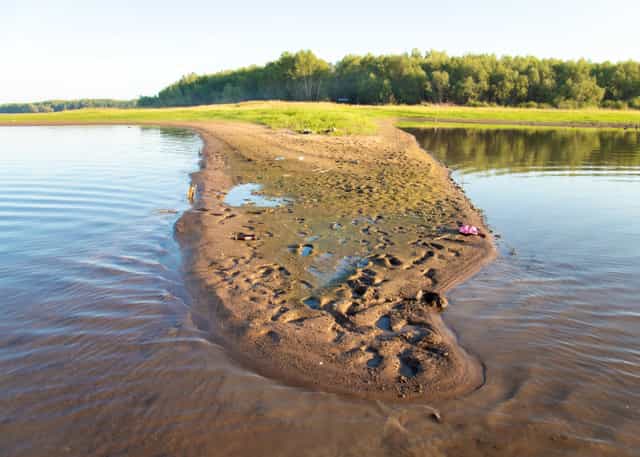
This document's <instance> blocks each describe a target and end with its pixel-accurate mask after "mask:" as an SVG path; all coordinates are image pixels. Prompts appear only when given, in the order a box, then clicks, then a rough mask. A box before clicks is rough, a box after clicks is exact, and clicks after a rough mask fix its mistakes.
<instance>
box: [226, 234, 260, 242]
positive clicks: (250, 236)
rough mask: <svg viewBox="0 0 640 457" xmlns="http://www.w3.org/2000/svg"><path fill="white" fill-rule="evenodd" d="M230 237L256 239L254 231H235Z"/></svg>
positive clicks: (238, 239) (240, 239) (237, 239)
mask: <svg viewBox="0 0 640 457" xmlns="http://www.w3.org/2000/svg"><path fill="white" fill-rule="evenodd" d="M231 238H232V239H234V240H236V241H255V240H257V239H258V235H256V234H255V233H243V232H235V233H233V235H232V237H231Z"/></svg>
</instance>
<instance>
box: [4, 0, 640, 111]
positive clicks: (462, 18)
mask: <svg viewBox="0 0 640 457" xmlns="http://www.w3.org/2000/svg"><path fill="white" fill-rule="evenodd" d="M298 5H299V4H298V3H295V2H293V1H279V2H274V3H273V4H269V5H266V4H263V3H257V2H252V1H241V2H235V3H234V4H233V5H231V6H230V5H222V6H220V5H216V4H214V3H210V2H208V3H205V2H203V1H200V0H185V1H183V2H181V3H180V4H176V3H175V2H163V1H156V2H151V1H149V0H142V1H138V2H135V4H133V2H125V1H123V0H114V1H112V2H110V3H109V6H108V7H107V6H103V5H101V4H100V3H99V2H92V1H86V2H82V3H80V2H74V1H72V0H61V1H59V2H56V4H55V5H51V4H49V3H47V2H44V1H40V0H22V1H17V0H8V3H6V4H4V5H3V6H2V7H0V8H1V9H0V11H2V15H3V17H4V18H5V21H3V22H4V24H3V27H2V29H1V30H0V39H2V41H3V42H4V43H10V46H5V47H3V49H2V51H0V57H1V60H2V62H3V71H2V72H0V103H11V102H17V103H20V102H31V101H40V100H47V99H76V98H115V99H132V98H137V97H138V96H140V95H153V94H155V93H157V92H158V91H159V90H160V89H162V88H163V87H165V86H166V85H168V84H170V83H172V82H174V81H176V80H177V79H179V78H180V77H181V76H182V75H184V74H187V73H191V72H195V73H213V72H217V71H221V70H225V69H234V68H238V67H242V66H247V65H252V64H258V65H260V64H264V63H266V62H268V61H270V60H275V59H277V58H278V56H279V55H280V54H281V53H282V52H284V51H297V50H299V49H311V50H312V51H313V52H315V53H316V54H317V55H318V56H320V57H322V58H323V59H326V60H328V61H330V62H335V61H337V60H339V59H340V58H342V57H343V56H344V55H346V54H350V53H354V54H366V53H373V54H389V53H402V52H410V51H411V49H413V48H417V49H419V50H420V51H422V52H425V51H427V50H429V49H437V50H442V51H446V52H447V53H449V54H450V55H462V54H467V53H487V54H497V55H534V56H536V57H540V58H545V57H554V58H560V59H579V58H585V59H588V60H591V61H594V62H600V61H605V60H610V61H613V62H615V61H622V60H629V59H633V60H640V48H638V47H637V42H638V38H640V36H638V35H640V34H639V32H638V31H637V28H636V25H635V21H636V18H637V17H639V16H640V2H631V1H620V0H618V1H612V2H609V4H608V5H607V6H606V7H603V6H602V4H600V3H599V2H595V1H593V0H589V1H583V2H578V1H573V0H571V1H569V2H564V3H563V4H559V2H551V1H549V0H542V1H540V2H538V3H537V5H536V7H533V6H530V5H527V6H524V7H523V6H517V5H512V4H510V3H508V2H506V1H492V2H487V3H485V4H479V3H478V2H470V1H468V0H463V1H460V2H458V3H457V4H456V8H455V9H452V8H451V7H447V6H446V5H443V4H441V3H439V2H438V3H436V2H416V1H411V2H403V3H401V4H399V3H395V4H393V5H388V4H385V5H384V6H378V5H374V4H373V3H372V2H366V3H365V2H361V1H357V2H351V3H350V4H349V5H346V4H342V3H340V2H336V1H335V0H329V1H328V2H324V3H323V4H322V5H313V6H310V7H305V8H300V7H299V6H298Z"/></svg>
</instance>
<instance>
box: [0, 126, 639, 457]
mask: <svg viewBox="0 0 640 457" xmlns="http://www.w3.org/2000/svg"><path fill="white" fill-rule="evenodd" d="M416 134H417V135H418V136H419V139H420V142H421V143H422V144H423V145H424V147H425V149H427V150H429V151H430V152H432V153H434V154H435V155H437V156H438V157H439V158H440V159H442V160H443V161H445V162H446V163H447V164H448V165H450V166H451V167H453V168H454V169H455V170H456V171H455V178H456V179H457V180H458V181H459V182H461V183H462V184H463V185H464V187H465V189H466V190H467V192H468V194H469V196H470V197H471V198H472V200H473V201H474V202H475V203H476V204H477V205H478V206H479V207H481V208H483V209H484V210H485V211H486V214H487V219H488V222H489V224H490V225H491V226H492V227H493V228H494V229H495V230H496V232H498V233H499V234H501V239H500V241H499V243H500V251H501V257H500V258H499V259H498V260H497V261H496V262H495V263H494V264H492V265H491V266H489V267H488V268H486V269H485V270H483V271H482V272H481V273H480V274H479V275H477V276H476V277H475V278H474V279H473V280H471V281H470V282H468V283H466V284H465V285H464V286H462V287H459V288H458V289H456V290H455V291H452V293H451V299H452V300H451V301H452V306H451V307H449V308H448V310H447V312H446V314H445V316H446V319H447V321H448V322H449V323H450V325H451V326H452V327H453V328H454V330H455V331H456V332H457V333H458V334H459V337H460V339H461V341H462V343H463V344H465V345H466V347H468V348H470V350H472V351H474V352H475V353H476V354H477V355H478V356H479V357H480V358H481V359H482V360H483V361H484V363H485V365H486V373H487V384H486V385H485V386H484V387H483V388H481V389H480V390H478V391H477V392H475V393H473V394H472V395H470V396H468V397H466V398H461V399H457V400H454V401H447V402H442V403H440V404H435V405H432V406H434V407H436V408H438V409H439V410H440V412H441V414H442V417H443V423H441V424H438V423H436V422H434V420H433V418H432V414H431V410H430V409H429V408H427V407H425V406H424V405H412V404H392V403H380V402H370V401H355V400H351V399H348V398H344V397H340V396H338V395H333V394H326V393H323V392H310V391H307V390H304V389H298V388H292V387H288V386H284V385H282V384H280V383H278V382H277V381H273V380H270V379H266V378H263V377H261V376H258V375H256V374H254V373H252V372H250V371H247V370H245V369H244V368H242V367H239V366H238V365H237V364H235V363H233V362H232V361H230V360H229V359H228V358H227V356H226V354H225V351H224V349H223V348H221V347H219V346H217V345H215V344H212V343H211V342H210V341H209V339H208V338H207V335H206V334H203V333H202V332H201V331H200V330H198V328H197V327H196V326H195V325H194V324H193V322H192V320H191V314H190V304H189V300H188V295H187V293H186V292H185V290H184V286H183V284H182V280H181V274H180V273H181V272H180V264H181V258H180V253H179V250H178V248H177V246H176V243H175V242H174V240H173V235H172V231H173V224H174V223H175V220H176V219H177V217H179V214H177V213H174V211H182V210H184V209H185V208H186V207H187V203H186V201H185V197H184V195H185V191H186V188H187V184H188V173H189V172H191V171H194V170H195V169H196V168H197V160H198V157H197V153H198V150H199V149H200V147H201V142H200V140H199V139H198V138H197V137H196V136H194V135H193V134H191V133H188V132H185V131H180V130H165V129H143V128H138V127H131V128H127V127H55V128H54V127H28V128H15V127H10V128H0V291H1V296H0V455H2V456H4V455H8V456H45V455H46V456H54V455H55V456H57V455H65V456H67V455H68V456H85V455H92V456H257V455H278V456H296V457H297V456H301V455H311V456H334V455H340V456H359V457H361V456H363V455H367V456H378V455H390V456H391V455H393V456H487V455H512V456H524V455H531V456H539V455H545V456H546V455H558V456H565V455H569V456H600V455H605V456H609V455H610V456H625V455H640V452H639V450H640V438H639V437H640V425H639V424H640V416H639V415H638V411H639V409H640V344H639V337H638V334H639V332H640V308H638V306H639V300H638V296H640V281H638V279H637V278H638V274H639V273H640V224H638V220H639V216H640V140H639V137H638V134H637V133H622V132H618V133H612V132H598V131H590V132H577V131H548V130H547V131H523V130H518V131H495V130H491V131H484V130H476V129H473V130H460V129H452V130H426V131H423V132H421V133H416Z"/></svg>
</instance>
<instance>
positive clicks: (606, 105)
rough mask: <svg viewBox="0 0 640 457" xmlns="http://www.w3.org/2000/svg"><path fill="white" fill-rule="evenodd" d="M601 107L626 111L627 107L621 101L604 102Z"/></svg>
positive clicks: (625, 103)
mask: <svg viewBox="0 0 640 457" xmlns="http://www.w3.org/2000/svg"><path fill="white" fill-rule="evenodd" d="M602 107H603V108H609V109H628V108H629V105H628V104H627V102H625V101H623V100H605V101H603V102H602Z"/></svg>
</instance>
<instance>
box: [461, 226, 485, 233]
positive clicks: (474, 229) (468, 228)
mask: <svg viewBox="0 0 640 457" xmlns="http://www.w3.org/2000/svg"><path fill="white" fill-rule="evenodd" d="M458 232H460V233H462V234H463V235H479V234H480V231H479V230H478V227H476V226H475V225H461V226H460V228H459V229H458Z"/></svg>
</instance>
